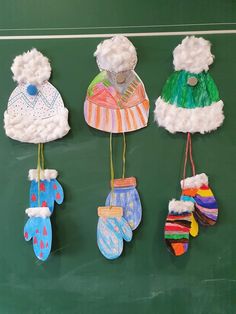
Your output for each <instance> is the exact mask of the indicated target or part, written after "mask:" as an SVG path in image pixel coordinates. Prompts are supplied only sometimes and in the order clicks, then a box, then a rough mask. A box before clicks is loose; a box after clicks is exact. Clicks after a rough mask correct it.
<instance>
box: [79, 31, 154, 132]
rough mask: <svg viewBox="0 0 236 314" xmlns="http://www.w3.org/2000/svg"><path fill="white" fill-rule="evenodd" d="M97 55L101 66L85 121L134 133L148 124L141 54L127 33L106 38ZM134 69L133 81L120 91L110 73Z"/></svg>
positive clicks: (89, 95)
mask: <svg viewBox="0 0 236 314" xmlns="http://www.w3.org/2000/svg"><path fill="white" fill-rule="evenodd" d="M94 56H95V57H96V58H97V64H98V67H99V69H100V71H101V72H100V74H98V75H97V76H96V77H95V78H94V80H93V81H92V83H91V84H90V86H89V88H88V91H87V96H86V100H85V104H84V116H85V120H86V122H87V123H88V125H90V126H91V127H93V128H96V129H98V130H101V131H105V132H111V133H123V132H131V131H135V130H138V129H140V128H143V127H145V126H146V125H147V121H148V115H149V100H148V97H147V95H146V92H145V88H144V85H143V83H142V81H141V79H140V78H139V77H138V75H137V74H136V73H135V72H134V68H135V65H136V63H137V53H136V50H135V47H134V46H133V44H132V43H131V42H130V41H129V40H128V38H126V37H124V36H121V35H119V36H114V37H112V38H111V39H107V40H104V41H103V42H102V43H100V44H99V45H98V47H97V50H96V52H95V53H94ZM126 71H131V72H132V73H131V74H132V75H131V77H132V80H131V81H130V82H128V83H127V86H126V89H125V91H124V93H120V92H119V91H118V89H117V88H116V87H115V86H114V84H113V83H112V82H111V80H110V77H109V75H108V74H109V73H113V74H114V73H115V74H117V73H124V72H126Z"/></svg>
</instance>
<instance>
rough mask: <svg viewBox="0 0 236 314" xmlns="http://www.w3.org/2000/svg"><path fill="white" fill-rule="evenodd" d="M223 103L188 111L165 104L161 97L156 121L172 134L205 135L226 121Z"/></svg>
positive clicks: (156, 111) (158, 102)
mask: <svg viewBox="0 0 236 314" xmlns="http://www.w3.org/2000/svg"><path fill="white" fill-rule="evenodd" d="M223 106H224V104H223V101H222V100H220V101H218V102H215V103H213V104H211V105H210V106H206V107H201V108H200V107H198V108H193V109H187V108H182V107H177V106H176V105H171V104H170V103H167V102H165V101H164V100H163V99H162V98H161V97H159V98H158V99H157V101H156V108H155V111H154V119H155V121H156V122H157V123H158V125H159V126H161V127H164V128H165V129H167V130H168V131H169V132H170V133H176V132H183V133H187V132H190V133H196V132H199V133H201V134H204V133H206V132H211V131H213V130H215V129H217V128H218V127H219V126H221V124H222V123H223V121H224V113H223Z"/></svg>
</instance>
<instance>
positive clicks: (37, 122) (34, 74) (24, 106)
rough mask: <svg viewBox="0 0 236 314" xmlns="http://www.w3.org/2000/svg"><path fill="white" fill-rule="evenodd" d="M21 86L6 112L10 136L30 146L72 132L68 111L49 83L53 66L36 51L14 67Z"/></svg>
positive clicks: (6, 123) (20, 60)
mask: <svg viewBox="0 0 236 314" xmlns="http://www.w3.org/2000/svg"><path fill="white" fill-rule="evenodd" d="M11 70H12V72H13V74H14V76H13V79H14V80H15V81H17V82H18V86H17V87H16V88H15V89H14V91H13V92H12V94H11V96H10V98H9V101H8V107H7V110H6V111H5V113H4V127H5V131H6V135H7V136H9V137H11V138H12V139H14V140H18V141H21V142H27V143H35V144H37V143H46V142H50V141H53V140H56V139H58V138H61V137H63V136H65V135H66V134H67V133H68V132H69V130H70V127H69V124H68V110H67V109H66V108H65V107H64V103H63V100H62V98H61V95H60V93H59V92H58V90H57V89H56V88H55V87H54V86H53V85H52V84H51V83H49V82H48V79H49V78H50V75H51V66H50V63H49V60H48V58H46V57H45V56H43V55H42V53H41V52H39V51H37V50H36V49H32V50H30V51H28V52H26V53H23V54H22V55H20V56H17V57H16V58H15V59H14V61H13V64H12V67H11Z"/></svg>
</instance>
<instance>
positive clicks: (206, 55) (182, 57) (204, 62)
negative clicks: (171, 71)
mask: <svg viewBox="0 0 236 314" xmlns="http://www.w3.org/2000/svg"><path fill="white" fill-rule="evenodd" d="M173 56H174V61H173V64H174V67H175V70H176V71H180V70H185V71H188V72H191V73H196V74H197V73H200V72H202V71H208V70H209V65H210V64H212V63H213V61H214V55H212V54H211V43H210V42H209V41H208V40H205V39H204V38H202V37H199V38H197V37H195V36H190V37H189V36H187V37H186V38H184V39H183V41H182V43H181V44H180V45H178V46H177V47H176V48H175V49H174V51H173Z"/></svg>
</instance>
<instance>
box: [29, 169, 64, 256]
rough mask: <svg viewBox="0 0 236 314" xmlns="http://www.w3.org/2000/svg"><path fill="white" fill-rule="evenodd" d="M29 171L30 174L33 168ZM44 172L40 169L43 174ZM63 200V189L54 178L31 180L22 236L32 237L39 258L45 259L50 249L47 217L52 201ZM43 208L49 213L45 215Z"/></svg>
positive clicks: (49, 229) (49, 224)
mask: <svg viewBox="0 0 236 314" xmlns="http://www.w3.org/2000/svg"><path fill="white" fill-rule="evenodd" d="M35 170H37V169H35ZM45 171H51V172H52V170H51V169H50V170H49V169H45V170H44V172H45ZM30 172H31V174H32V172H34V170H33V169H32V170H30ZM44 172H43V171H41V174H42V175H43V176H44ZM63 200H64V193H63V189H62V186H61V185H60V183H59V182H58V181H57V180H56V179H50V178H49V179H48V180H40V182H38V181H36V180H32V181H31V185H30V199H29V201H30V208H28V209H27V210H26V213H27V214H28V216H29V217H30V218H29V219H28V221H27V222H26V224H25V228H24V237H25V240H26V241H29V240H31V239H32V241H33V248H34V252H35V255H36V256H37V258H38V259H40V260H43V261H45V260H46V259H47V258H48V256H49V254H50V251H51V244H52V228H51V222H50V218H49V217H50V215H51V214H52V213H53V210H54V203H55V202H56V203H57V204H62V202H63ZM45 209H48V211H49V214H46V215H45Z"/></svg>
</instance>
